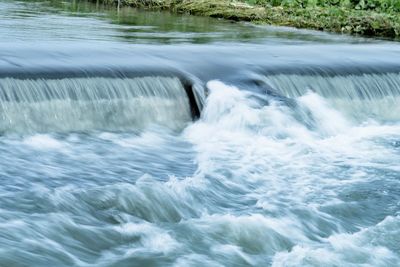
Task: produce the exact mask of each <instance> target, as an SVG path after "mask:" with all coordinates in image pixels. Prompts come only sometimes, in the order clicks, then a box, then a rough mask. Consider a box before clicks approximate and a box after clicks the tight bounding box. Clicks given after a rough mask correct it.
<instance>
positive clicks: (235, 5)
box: [100, 0, 400, 39]
mask: <svg viewBox="0 0 400 267" xmlns="http://www.w3.org/2000/svg"><path fill="white" fill-rule="evenodd" d="M100 1H105V2H108V3H116V1H117V0H100ZM121 3H122V4H123V5H130V6H134V7H141V8H149V9H162V10H171V11H174V12H181V13H189V14H194V15H201V16H211V17H218V18H226V19H231V20H236V21H250V22H254V23H266V24H271V25H278V26H292V27H296V28H306V29H315V30H323V31H330V32H338V33H349V34H357V35H363V36H375V37H385V38H395V39H400V3H399V1H398V0H327V1H323V0H248V1H247V2H240V1H231V0H121Z"/></svg>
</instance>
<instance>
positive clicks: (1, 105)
mask: <svg viewBox="0 0 400 267" xmlns="http://www.w3.org/2000/svg"><path fill="white" fill-rule="evenodd" d="M185 86H187V85H184V84H183V83H182V82H181V80H180V79H178V78H176V77H162V76H150V77H138V78H109V77H87V78H63V79H16V78H2V79H0V132H3V133H8V132H17V133H27V132H28V133H29V132H65V131H87V130H111V131H114V130H137V129H141V128H143V127H147V126H149V125H151V124H158V125H163V126H167V127H170V128H173V129H176V128H182V127H184V125H185V124H186V123H187V122H188V121H190V120H191V117H192V116H195V115H196V112H197V111H196V110H194V109H193V108H191V107H190V105H191V104H192V103H190V100H189V98H190V97H191V98H192V99H191V101H194V99H193V97H194V96H193V95H191V96H190V95H188V94H187V93H186V90H189V89H188V88H186V89H185Z"/></svg>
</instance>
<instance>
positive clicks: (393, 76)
mask: <svg viewBox="0 0 400 267" xmlns="http://www.w3.org/2000/svg"><path fill="white" fill-rule="evenodd" d="M263 81H264V82H265V83H267V84H268V85H269V86H270V87H272V88H275V89H276V90H277V91H279V93H280V94H282V95H283V96H285V97H288V98H297V97H300V96H302V95H305V94H306V93H307V92H309V91H312V92H315V93H317V94H318V95H320V96H322V97H324V98H325V99H327V100H328V102H330V103H331V104H332V105H333V106H334V107H335V108H336V109H337V110H339V111H341V112H344V113H346V114H347V115H349V117H351V118H354V119H356V120H365V119H368V118H371V119H377V120H382V121H396V120H399V119H400V107H399V105H398V103H399V101H400V73H364V74H363V73H360V74H347V75H346V74H340V75H334V74H332V73H331V75H320V74H315V73H314V74H313V73H309V74H305V75H300V74H278V75H269V76H264V78H263Z"/></svg>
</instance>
